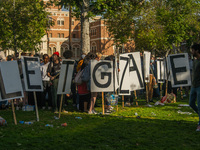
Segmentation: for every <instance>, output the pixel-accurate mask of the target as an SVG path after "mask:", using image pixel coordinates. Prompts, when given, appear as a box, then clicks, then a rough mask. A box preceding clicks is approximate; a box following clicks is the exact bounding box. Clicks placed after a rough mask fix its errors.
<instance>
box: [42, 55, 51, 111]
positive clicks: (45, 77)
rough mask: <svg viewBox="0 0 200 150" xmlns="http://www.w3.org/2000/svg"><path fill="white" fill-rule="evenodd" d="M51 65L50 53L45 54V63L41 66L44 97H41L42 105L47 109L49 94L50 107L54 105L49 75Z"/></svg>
mask: <svg viewBox="0 0 200 150" xmlns="http://www.w3.org/2000/svg"><path fill="white" fill-rule="evenodd" d="M48 66H49V55H48V54H44V55H43V64H42V65H41V66H40V70H41V73H42V83H43V89H44V91H43V92H42V95H41V97H42V99H41V105H42V106H41V107H42V109H45V106H46V96H47V95H48V100H47V102H48V109H51V107H52V98H51V88H50V77H48V75H47V69H48Z"/></svg>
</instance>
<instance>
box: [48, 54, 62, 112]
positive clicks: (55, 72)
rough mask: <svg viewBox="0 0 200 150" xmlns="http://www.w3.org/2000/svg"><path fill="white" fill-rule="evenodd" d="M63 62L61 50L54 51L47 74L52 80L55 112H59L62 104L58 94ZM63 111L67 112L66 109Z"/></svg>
mask: <svg viewBox="0 0 200 150" xmlns="http://www.w3.org/2000/svg"><path fill="white" fill-rule="evenodd" d="M60 69H61V63H60V61H59V52H54V53H53V56H52V62H50V63H49V65H48V69H47V75H48V77H49V78H50V80H51V84H52V85H51V94H52V107H53V111H54V113H58V110H59V106H60V104H59V103H60V95H59V96H58V95H57V89H58V80H59V75H60ZM62 112H65V111H64V110H63V111H62Z"/></svg>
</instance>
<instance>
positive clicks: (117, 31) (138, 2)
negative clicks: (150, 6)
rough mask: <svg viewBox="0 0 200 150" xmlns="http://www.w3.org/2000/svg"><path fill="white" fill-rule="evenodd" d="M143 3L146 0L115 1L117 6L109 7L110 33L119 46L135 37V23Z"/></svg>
mask: <svg viewBox="0 0 200 150" xmlns="http://www.w3.org/2000/svg"><path fill="white" fill-rule="evenodd" d="M143 3H144V0H119V1H113V4H112V5H113V6H115V7H109V9H107V11H106V12H105V14H104V18H105V19H106V24H107V25H108V30H109V33H110V34H111V37H113V38H114V42H115V44H116V45H117V46H119V47H120V46H122V45H123V44H125V43H127V42H128V41H132V40H133V39H134V31H135V23H136V20H137V16H138V14H139V12H140V11H141V8H142V7H143ZM132 49H134V48H132Z"/></svg>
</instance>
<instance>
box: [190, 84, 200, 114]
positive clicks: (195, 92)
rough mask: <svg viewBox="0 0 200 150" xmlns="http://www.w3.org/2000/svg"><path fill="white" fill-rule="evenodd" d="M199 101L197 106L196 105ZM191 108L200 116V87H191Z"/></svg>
mask: <svg viewBox="0 0 200 150" xmlns="http://www.w3.org/2000/svg"><path fill="white" fill-rule="evenodd" d="M196 99H197V105H196V103H195V102H196ZM189 105H190V107H191V108H192V109H193V110H194V111H195V112H196V113H197V114H198V115H199V112H200V86H199V87H196V88H194V87H191V90H190V102H189Z"/></svg>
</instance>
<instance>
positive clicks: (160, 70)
mask: <svg viewBox="0 0 200 150" xmlns="http://www.w3.org/2000/svg"><path fill="white" fill-rule="evenodd" d="M156 63H157V80H158V83H164V82H165V80H166V78H167V77H166V61H165V59H163V58H160V57H159V58H157V62H156Z"/></svg>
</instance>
